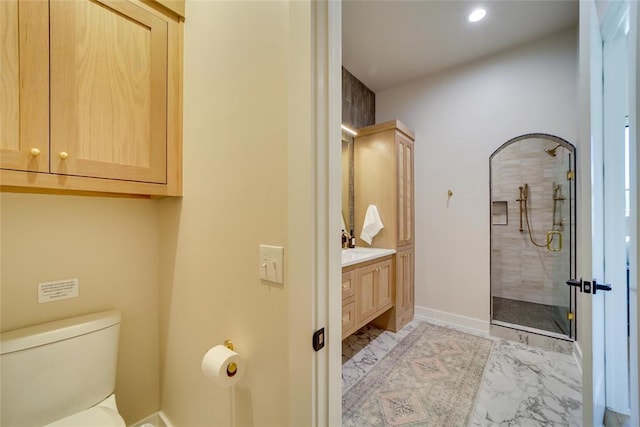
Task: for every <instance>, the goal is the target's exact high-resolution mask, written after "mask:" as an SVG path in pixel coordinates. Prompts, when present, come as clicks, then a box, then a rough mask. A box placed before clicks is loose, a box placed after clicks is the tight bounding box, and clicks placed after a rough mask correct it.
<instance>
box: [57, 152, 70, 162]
mask: <svg viewBox="0 0 640 427" xmlns="http://www.w3.org/2000/svg"><path fill="white" fill-rule="evenodd" d="M58 156H60V160H67V158H68V157H69V153H67V152H66V151H61V152H60V153H59V154H58Z"/></svg>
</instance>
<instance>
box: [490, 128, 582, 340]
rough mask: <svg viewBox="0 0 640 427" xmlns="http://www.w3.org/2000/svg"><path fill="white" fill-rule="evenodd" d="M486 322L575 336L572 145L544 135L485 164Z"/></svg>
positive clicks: (517, 141) (508, 146)
mask: <svg viewBox="0 0 640 427" xmlns="http://www.w3.org/2000/svg"><path fill="white" fill-rule="evenodd" d="M490 171H491V174H490V176H491V183H490V187H491V188H490V195H491V323H492V324H495V325H500V326H507V327H511V328H515V329H521V330H528V331H531V332H536V333H542V334H545V335H549V336H553V337H556V338H564V339H567V338H573V337H574V336H575V292H574V291H573V289H572V288H571V287H569V286H567V284H566V281H567V280H569V279H571V278H572V277H575V206H576V203H575V194H576V189H575V179H574V177H575V147H574V146H573V145H572V144H570V143H569V142H567V141H566V140H564V139H562V138H559V137H557V136H553V135H547V134H542V133H536V134H527V135H522V136H519V137H516V138H513V139H511V140H509V141H507V142H506V143H504V144H503V145H502V146H501V147H500V148H498V149H497V150H496V151H495V152H494V153H493V154H492V155H491V159H490Z"/></svg>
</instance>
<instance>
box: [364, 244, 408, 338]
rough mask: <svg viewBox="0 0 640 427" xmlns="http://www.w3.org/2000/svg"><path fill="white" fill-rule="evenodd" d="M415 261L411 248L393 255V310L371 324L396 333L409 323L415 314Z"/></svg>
mask: <svg viewBox="0 0 640 427" xmlns="http://www.w3.org/2000/svg"><path fill="white" fill-rule="evenodd" d="M414 281H415V260H414V250H413V248H412V247H411V248H408V249H403V250H400V251H398V252H396V255H395V287H394V295H393V297H394V305H393V308H392V309H391V310H389V311H387V312H385V313H383V314H382V315H381V316H379V317H378V318H376V319H375V320H374V322H373V324H374V325H375V326H377V327H378V328H381V329H386V330H390V331H393V332H397V331H399V330H400V329H402V327H403V326H404V325H406V324H407V323H409V322H410V321H411V320H412V319H413V316H414V312H415V282H414Z"/></svg>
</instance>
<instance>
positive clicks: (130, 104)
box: [50, 0, 168, 183]
mask: <svg viewBox="0 0 640 427" xmlns="http://www.w3.org/2000/svg"><path fill="white" fill-rule="evenodd" d="M50 26H51V28H50V39H51V40H50V46H51V47H50V49H51V52H50V53H51V55H50V58H51V59H50V61H51V64H50V66H51V70H50V73H51V142H50V146H51V172H53V173H56V174H63V175H77V176H88V177H99V178H112V179H121V180H130V181H141V182H152V183H165V182H166V157H167V154H166V147H167V73H168V70H167V43H168V38H167V27H168V24H167V21H166V20H163V19H162V18H161V17H160V16H159V15H156V14H154V13H152V12H151V11H148V10H146V9H143V8H141V7H139V6H136V5H135V4H134V3H132V2H129V1H122V0H120V1H111V0H95V1H90V0H77V1H67V0H52V1H51V5H50Z"/></svg>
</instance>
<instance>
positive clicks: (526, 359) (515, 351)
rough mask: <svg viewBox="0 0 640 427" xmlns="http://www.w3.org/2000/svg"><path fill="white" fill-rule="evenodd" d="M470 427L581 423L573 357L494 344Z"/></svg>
mask: <svg viewBox="0 0 640 427" xmlns="http://www.w3.org/2000/svg"><path fill="white" fill-rule="evenodd" d="M471 425H473V426H495V425H501V426H502V425H504V426H539V425H566V426H581V425H582V379H581V375H580V371H579V370H578V367H577V365H576V362H575V359H574V358H573V356H571V355H568V354H561V353H556V352H553V351H547V350H542V349H537V348H534V347H530V346H527V345H525V344H521V343H516V342H513V341H507V340H498V341H496V343H495V345H494V348H493V351H492V353H491V356H489V361H488V362H487V367H486V369H485V374H484V378H483V381H482V385H481V386H480V393H479V395H478V400H477V402H476V407H475V410H474V414H473V418H472V422H471Z"/></svg>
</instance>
